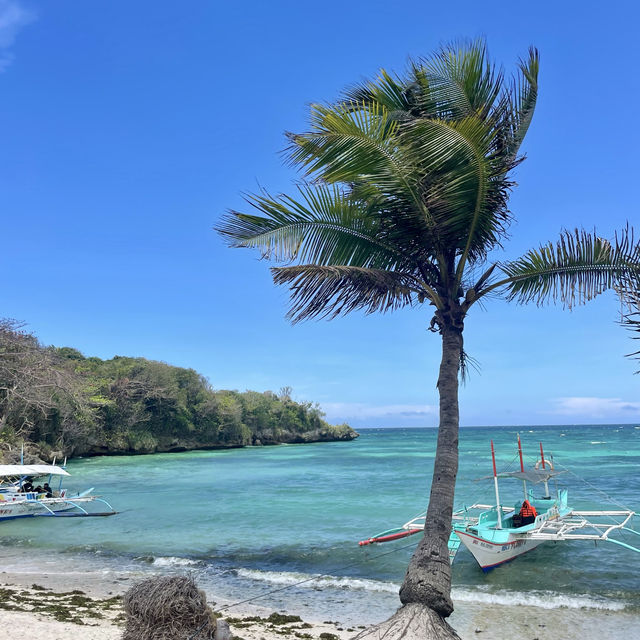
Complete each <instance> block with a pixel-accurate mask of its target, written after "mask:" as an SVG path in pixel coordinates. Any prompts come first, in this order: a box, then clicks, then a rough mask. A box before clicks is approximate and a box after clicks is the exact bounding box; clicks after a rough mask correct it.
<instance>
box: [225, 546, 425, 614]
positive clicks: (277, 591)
mask: <svg viewBox="0 0 640 640" xmlns="http://www.w3.org/2000/svg"><path fill="white" fill-rule="evenodd" d="M413 546H415V545H414V544H407V545H404V546H402V547H398V548H397V549H392V550H391V551H385V553H380V554H378V555H377V556H369V557H367V558H366V560H367V561H369V560H377V559H378V558H382V557H384V556H388V555H390V554H392V553H397V552H398V551H402V550H404V549H408V548H409V547H413ZM360 564H362V561H361V560H360V561H358V562H352V563H351V564H347V565H344V566H342V567H337V568H336V569H334V571H344V570H345V569H350V568H351V567H356V566H358V565H360ZM327 577H333V576H332V574H330V573H322V574H320V575H317V576H312V577H311V578H306V579H305V580H300V581H299V582H294V583H293V584H288V585H286V586H284V587H278V588H277V589H271V590H269V591H265V592H264V593H261V594H259V595H257V596H253V597H252V598H247V599H246V600H240V601H239V602H234V603H233V604H228V605H225V606H224V607H220V608H219V609H218V611H225V610H226V609H232V608H233V607H237V606H239V605H241V604H246V603H247V602H253V601H254V600H259V599H260V598H265V597H266V596H270V595H272V594H274V593H279V592H280V591H286V590H287V589H292V588H293V587H298V586H300V585H301V584H306V583H307V582H313V581H314V580H319V579H320V578H327Z"/></svg>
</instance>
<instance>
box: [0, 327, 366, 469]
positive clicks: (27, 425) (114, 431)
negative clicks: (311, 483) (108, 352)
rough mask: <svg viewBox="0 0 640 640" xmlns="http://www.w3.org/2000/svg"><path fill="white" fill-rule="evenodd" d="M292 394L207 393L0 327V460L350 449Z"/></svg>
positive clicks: (184, 376) (176, 376)
mask: <svg viewBox="0 0 640 640" xmlns="http://www.w3.org/2000/svg"><path fill="white" fill-rule="evenodd" d="M357 435H358V434H357V433H356V432H355V431H354V430H353V429H351V428H350V427H349V426H348V425H346V424H342V425H330V424H328V423H327V422H326V421H325V420H324V419H323V413H322V411H321V410H320V408H319V407H318V406H317V405H316V404H314V403H311V402H302V403H301V402H295V401H293V400H292V399H291V396H290V389H288V388H285V389H283V390H281V391H280V392H279V393H273V392H271V391H265V392H256V391H244V392H238V391H226V390H213V389H212V388H211V386H210V384H209V383H208V381H207V380H206V378H204V377H203V376H202V375H200V374H199V373H198V372H196V371H194V370H193V369H184V368H181V367H174V366H171V365H168V364H166V363H164V362H157V361H153V360H146V359H145V358H130V357H123V356H116V357H114V358H112V359H110V360H101V359H100V358H95V357H86V356H84V355H83V354H82V353H80V351H78V350H76V349H74V348H71V347H54V346H45V345H42V344H41V343H40V342H39V340H38V339H37V338H36V337H35V336H34V335H33V334H31V333H29V332H27V331H25V330H24V328H23V325H22V324H21V323H18V322H16V321H14V320H9V319H0V461H3V460H4V461H6V462H15V461H16V456H17V455H18V453H19V450H20V448H21V445H22V443H23V442H24V443H25V445H26V450H27V454H28V455H27V457H26V459H25V462H30V461H31V459H34V460H35V459H36V458H40V459H42V460H47V461H48V460H50V459H51V458H52V457H53V456H54V455H57V456H58V457H60V456H70V457H71V456H91V455H103V454H141V453H155V452H169V451H185V450H189V449H206V448H224V447H241V446H246V445H267V444H280V443H299V442H318V441H330V440H352V439H353V438H356V437H357Z"/></svg>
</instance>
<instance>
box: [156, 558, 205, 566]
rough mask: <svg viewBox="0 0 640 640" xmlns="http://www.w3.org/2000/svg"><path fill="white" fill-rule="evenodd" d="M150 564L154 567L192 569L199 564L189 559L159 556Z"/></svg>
mask: <svg viewBox="0 0 640 640" xmlns="http://www.w3.org/2000/svg"><path fill="white" fill-rule="evenodd" d="M151 564H152V565H154V566H156V567H193V566H196V565H199V564H201V563H200V562H199V561H198V560H191V559H190V558H177V557H175V556H160V557H159V558H154V559H153V562H152V563H151Z"/></svg>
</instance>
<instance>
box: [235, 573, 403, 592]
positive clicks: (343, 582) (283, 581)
mask: <svg viewBox="0 0 640 640" xmlns="http://www.w3.org/2000/svg"><path fill="white" fill-rule="evenodd" d="M236 573H237V575H238V577H240V578H249V579H250V580H260V581H262V582H270V583H271V584H279V585H283V586H285V585H290V586H293V585H296V584H298V583H300V582H303V581H305V582H304V584H303V585H300V586H302V587H307V588H313V587H317V586H322V587H330V588H334V589H356V590H362V591H378V592H385V593H397V592H398V589H399V588H400V585H398V584H395V583H394V582H383V581H381V580H368V579H367V578H340V577H338V576H328V575H321V574H309V573H296V572H293V571H257V570H255V569H238V570H237V571H236Z"/></svg>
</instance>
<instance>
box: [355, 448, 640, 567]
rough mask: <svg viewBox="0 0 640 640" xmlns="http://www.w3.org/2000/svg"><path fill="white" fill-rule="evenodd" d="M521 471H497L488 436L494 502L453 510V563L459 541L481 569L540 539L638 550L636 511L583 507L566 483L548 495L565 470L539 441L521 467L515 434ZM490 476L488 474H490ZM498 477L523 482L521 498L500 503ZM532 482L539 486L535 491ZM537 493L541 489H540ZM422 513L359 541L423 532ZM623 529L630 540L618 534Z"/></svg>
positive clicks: (523, 550) (525, 549)
mask: <svg viewBox="0 0 640 640" xmlns="http://www.w3.org/2000/svg"><path fill="white" fill-rule="evenodd" d="M518 454H519V458H520V471H506V472H500V473H499V472H498V471H497V469H496V461H495V451H494V447H493V442H491V456H492V460H493V476H492V478H493V482H494V490H495V499H496V502H495V504H493V505H490V504H473V505H471V506H470V507H466V506H465V507H463V508H462V509H458V510H457V511H454V513H453V517H452V527H451V534H450V536H449V559H450V561H451V562H452V563H453V561H454V559H455V557H456V554H457V552H458V549H459V548H460V545H463V546H464V547H466V548H467V549H468V550H469V551H470V552H471V554H472V555H473V557H474V558H475V559H476V561H477V562H478V564H479V565H480V567H481V568H482V570H483V571H489V570H490V569H493V568H495V567H497V566H499V565H501V564H504V563H505V562H509V561H510V560H513V559H514V558H517V557H518V556H521V555H522V554H524V553H527V552H528V551H531V550H533V549H535V548H536V547H537V546H539V545H541V544H542V543H544V542H548V541H553V542H567V541H571V540H593V541H595V542H598V541H602V542H610V543H612V544H615V545H618V546H620V547H624V548H625V549H628V550H630V551H634V552H637V553H640V546H638V545H640V540H638V539H637V538H634V537H633V536H640V532H638V531H636V530H635V529H633V528H631V527H630V526H629V524H630V521H631V520H632V518H633V516H634V515H635V513H634V512H633V511H631V510H629V509H616V510H603V511H592V510H590V511H582V510H577V509H574V508H573V507H572V506H570V505H569V503H568V492H567V490H566V489H558V488H557V485H556V490H555V495H554V496H552V495H551V492H550V489H549V482H550V481H551V480H555V478H556V476H558V475H560V474H561V473H564V471H559V470H557V469H555V467H554V463H553V460H552V459H546V458H545V456H544V450H543V448H542V443H540V459H539V460H538V461H537V462H536V464H535V466H534V467H533V468H532V469H525V467H524V463H523V458H522V446H521V444H520V437H518ZM490 477H491V476H490ZM499 479H514V480H519V481H521V482H522V492H523V498H524V500H518V501H517V502H515V503H514V504H513V506H511V505H505V504H504V503H503V502H502V499H501V497H500V488H499V484H498V480H499ZM537 487H544V489H543V490H542V492H540V491H539V490H538V489H536V488H537ZM540 493H541V494H542V495H540ZM425 515H426V513H422V514H420V515H419V516H417V517H415V518H413V519H412V520H410V521H409V522H407V523H405V524H404V525H402V526H401V527H396V528H395V529H389V530H388V531H384V532H382V533H380V534H378V535H376V536H373V537H372V538H368V539H367V540H362V541H361V542H360V543H359V544H360V545H361V546H364V545H369V544H375V543H379V542H388V541H392V540H398V539H401V538H405V537H407V536H411V535H414V534H417V533H422V531H423V529H424V522H425ZM615 534H618V535H619V537H622V535H627V538H630V539H631V540H630V541H631V542H633V544H629V542H624V541H623V540H620V539H619V537H612V536H613V535H615Z"/></svg>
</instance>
